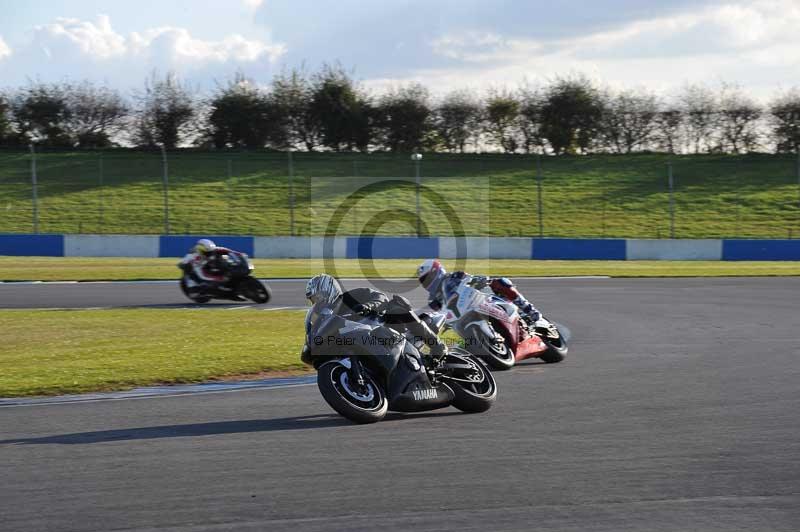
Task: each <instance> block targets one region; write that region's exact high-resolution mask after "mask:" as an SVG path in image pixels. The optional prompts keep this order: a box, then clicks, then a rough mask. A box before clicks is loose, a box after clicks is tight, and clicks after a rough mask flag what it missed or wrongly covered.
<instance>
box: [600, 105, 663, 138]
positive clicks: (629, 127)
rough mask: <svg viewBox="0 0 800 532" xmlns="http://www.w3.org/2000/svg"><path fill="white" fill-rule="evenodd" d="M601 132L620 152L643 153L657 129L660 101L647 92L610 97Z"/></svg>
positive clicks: (604, 106) (605, 109)
mask: <svg viewBox="0 0 800 532" xmlns="http://www.w3.org/2000/svg"><path fill="white" fill-rule="evenodd" d="M604 100H605V102H604V105H603V117H602V119H601V126H600V130H601V133H602V137H603V138H604V140H605V143H606V145H607V147H608V148H609V149H611V151H614V152H616V153H632V152H634V151H637V150H641V149H642V148H643V147H644V146H645V145H646V143H647V142H648V141H649V140H650V139H651V137H652V135H653V133H654V131H655V129H656V115H657V111H658V99H657V98H656V97H655V95H653V94H650V93H647V92H644V91H623V92H620V93H619V94H616V95H614V96H612V95H608V94H607V95H606V96H605V98H604Z"/></svg>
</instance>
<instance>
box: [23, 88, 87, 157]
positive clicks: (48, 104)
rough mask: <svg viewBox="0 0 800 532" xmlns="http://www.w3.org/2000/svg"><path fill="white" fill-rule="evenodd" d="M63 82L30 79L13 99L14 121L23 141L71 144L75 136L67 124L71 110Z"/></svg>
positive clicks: (69, 145)
mask: <svg viewBox="0 0 800 532" xmlns="http://www.w3.org/2000/svg"><path fill="white" fill-rule="evenodd" d="M68 100H69V99H68V94H67V89H66V86H64V85H62V84H58V83H50V84H48V83H41V82H30V83H29V84H28V86H26V87H24V88H22V89H20V90H18V91H17V92H16V93H15V94H14V97H13V99H12V104H11V107H12V112H13V119H14V124H15V126H16V129H17V131H18V132H19V138H20V141H21V142H22V143H28V142H36V143H39V144H41V145H43V146H51V147H60V148H72V147H74V146H75V144H76V140H75V136H74V135H73V134H72V131H71V129H70V126H69V121H70V119H71V117H72V111H71V109H70V106H69V101H68Z"/></svg>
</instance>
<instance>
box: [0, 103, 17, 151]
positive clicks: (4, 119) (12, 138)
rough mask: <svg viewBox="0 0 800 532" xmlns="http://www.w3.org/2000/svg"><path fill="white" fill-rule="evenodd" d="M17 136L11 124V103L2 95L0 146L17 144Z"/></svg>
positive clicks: (0, 106)
mask: <svg viewBox="0 0 800 532" xmlns="http://www.w3.org/2000/svg"><path fill="white" fill-rule="evenodd" d="M16 142H17V136H16V134H15V132H14V129H13V127H12V124H11V102H9V100H8V97H7V96H6V95H5V94H0V146H7V145H11V144H16Z"/></svg>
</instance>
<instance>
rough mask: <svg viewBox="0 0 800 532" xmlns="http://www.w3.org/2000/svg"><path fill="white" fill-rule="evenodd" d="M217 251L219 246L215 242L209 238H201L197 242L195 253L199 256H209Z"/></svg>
mask: <svg viewBox="0 0 800 532" xmlns="http://www.w3.org/2000/svg"><path fill="white" fill-rule="evenodd" d="M215 249H217V245H216V244H215V243H214V241H213V240H209V239H208V238H201V239H200V240H198V241H197V244H195V245H194V252H195V253H197V254H198V255H203V256H205V255H207V254H208V253H210V252H211V251H214V250H215Z"/></svg>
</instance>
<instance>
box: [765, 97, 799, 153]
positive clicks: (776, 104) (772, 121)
mask: <svg viewBox="0 0 800 532" xmlns="http://www.w3.org/2000/svg"><path fill="white" fill-rule="evenodd" d="M769 125H770V133H771V136H772V140H773V142H774V143H775V151H777V152H778V153H800V88H797V87H795V88H793V89H791V90H790V91H788V92H786V93H784V94H782V95H779V96H777V97H776V98H775V99H773V100H772V102H770V105H769Z"/></svg>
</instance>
